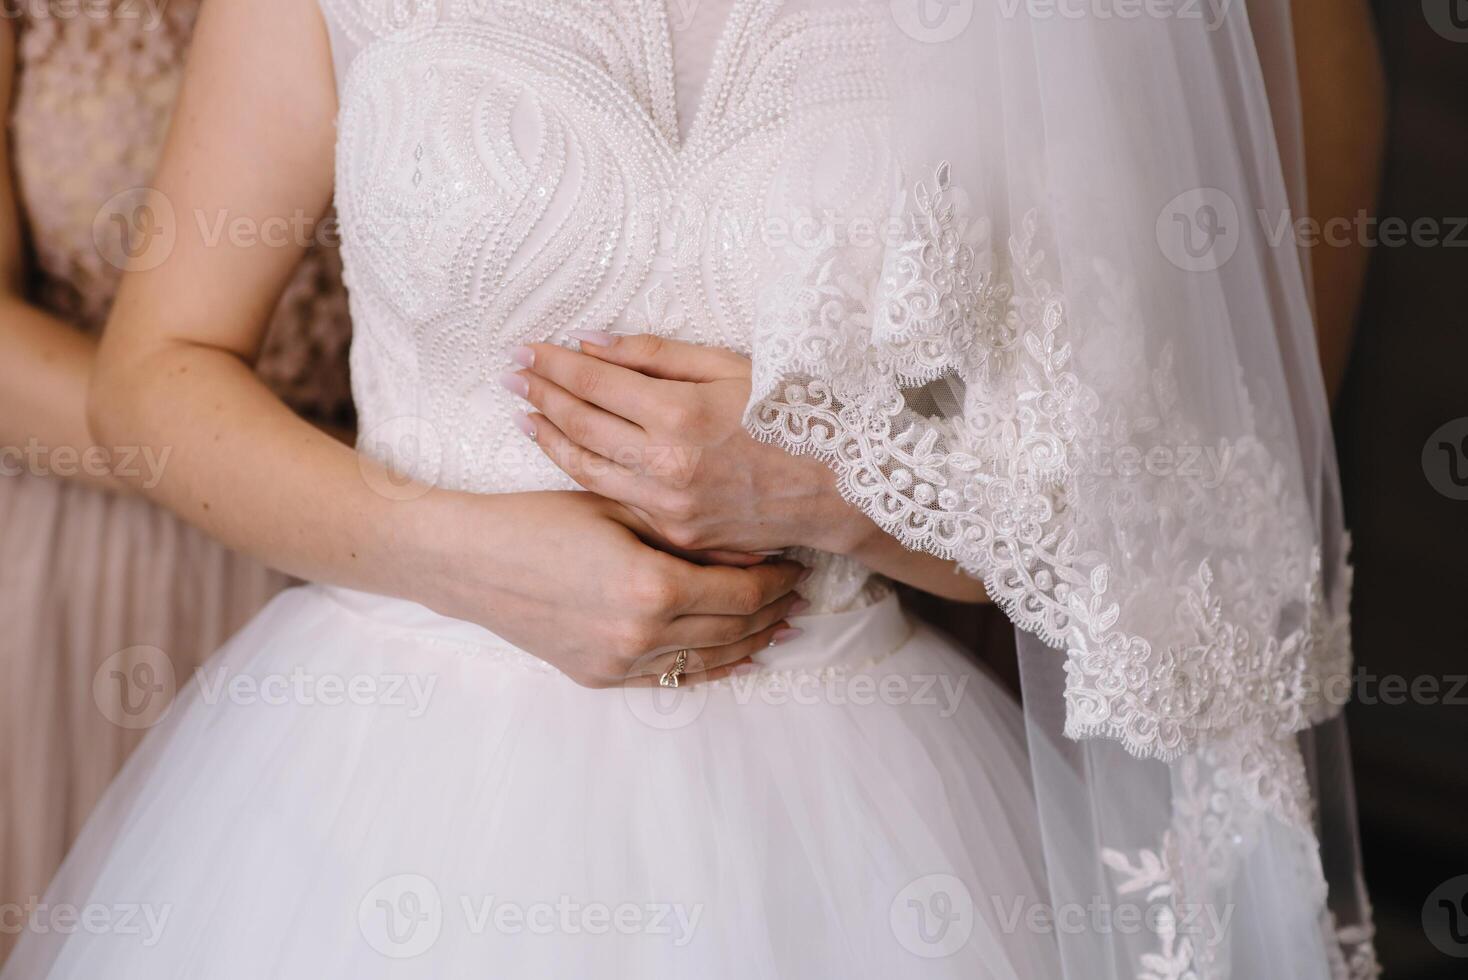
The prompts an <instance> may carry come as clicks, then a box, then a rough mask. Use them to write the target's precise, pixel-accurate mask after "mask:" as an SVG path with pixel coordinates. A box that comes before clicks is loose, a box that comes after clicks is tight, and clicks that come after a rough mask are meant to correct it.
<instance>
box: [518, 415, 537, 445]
mask: <svg viewBox="0 0 1468 980" xmlns="http://www.w3.org/2000/svg"><path fill="white" fill-rule="evenodd" d="M515 428H517V429H519V430H520V431H521V432H523V433H525V438H527V439H534V438H535V420H534V419H532V418H531V417H530V416H529V415H528V414H526V413H525V412H516V413H515Z"/></svg>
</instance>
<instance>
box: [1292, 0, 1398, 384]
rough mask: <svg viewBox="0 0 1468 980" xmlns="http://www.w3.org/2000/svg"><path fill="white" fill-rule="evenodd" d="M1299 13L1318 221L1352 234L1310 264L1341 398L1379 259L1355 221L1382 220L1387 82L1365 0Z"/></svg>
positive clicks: (1329, 369)
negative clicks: (1379, 199)
mask: <svg viewBox="0 0 1468 980" xmlns="http://www.w3.org/2000/svg"><path fill="white" fill-rule="evenodd" d="M1293 10H1294V22H1295V51H1296V62H1297V64H1298V66H1299V73H1300V101H1301V109H1302V113H1303V120H1302V121H1303V123H1304V141H1305V184H1306V194H1307V197H1308V198H1309V200H1308V205H1309V210H1310V216H1311V217H1312V218H1313V219H1315V222H1316V226H1317V227H1326V226H1327V222H1338V223H1346V224H1345V225H1344V226H1345V227H1349V228H1350V229H1351V232H1350V234H1348V235H1346V236H1345V239H1344V240H1337V241H1336V242H1334V243H1331V244H1328V245H1327V246H1326V247H1324V248H1316V249H1315V250H1314V254H1313V255H1312V256H1311V260H1312V266H1313V270H1312V271H1313V274H1314V279H1315V304H1316V308H1315V318H1316V324H1317V338H1318V342H1319V344H1320V360H1321V366H1322V368H1323V369H1324V372H1325V385H1326V390H1327V392H1328V393H1329V395H1330V396H1331V398H1332V400H1334V396H1335V394H1336V392H1337V391H1339V390H1340V386H1341V382H1342V381H1343V380H1344V378H1345V373H1346V363H1347V361H1348V359H1349V358H1350V354H1351V338H1352V334H1353V332H1354V330H1355V321H1356V309H1357V307H1358V306H1359V304H1360V300H1361V292H1362V289H1363V287H1364V285H1365V282H1366V266H1367V263H1368V262H1369V261H1370V257H1371V249H1370V248H1368V247H1366V246H1365V245H1363V244H1361V242H1359V241H1358V240H1357V237H1358V236H1357V235H1356V233H1355V224H1354V223H1355V221H1356V220H1357V216H1358V215H1360V214H1374V213H1375V208H1376V194H1377V183H1378V181H1379V180H1380V177H1381V161H1382V153H1383V150H1384V145H1385V135H1386V82H1385V79H1384V76H1383V69H1382V65H1381V54H1380V52H1379V51H1378V49H1377V43H1376V33H1375V29H1374V27H1373V26H1372V22H1371V12H1370V10H1369V9H1368V7H1367V4H1366V0H1344V2H1342V0H1295V4H1294V8H1293Z"/></svg>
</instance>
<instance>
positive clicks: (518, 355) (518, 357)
mask: <svg viewBox="0 0 1468 980" xmlns="http://www.w3.org/2000/svg"><path fill="white" fill-rule="evenodd" d="M510 360H512V361H514V362H515V363H516V364H518V365H520V366H521V367H534V366H535V351H533V350H531V349H530V348H529V347H516V348H515V349H514V350H512V351H510Z"/></svg>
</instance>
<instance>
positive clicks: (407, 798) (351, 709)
mask: <svg viewBox="0 0 1468 980" xmlns="http://www.w3.org/2000/svg"><path fill="white" fill-rule="evenodd" d="M799 623H800V625H801V626H802V627H804V628H805V630H806V632H805V634H804V635H802V636H800V637H799V638H797V639H795V640H792V641H790V642H789V643H787V644H782V645H781V646H780V647H778V648H774V649H770V650H768V651H766V653H765V654H764V655H762V657H761V658H760V659H761V663H759V664H758V665H757V666H756V667H755V669H754V670H753V671H751V672H749V673H747V674H742V675H739V676H735V677H732V678H728V679H726V680H723V681H719V682H715V683H710V684H702V685H686V686H684V687H682V688H679V689H678V690H676V691H673V690H668V689H659V688H635V689H626V690H623V689H612V690H589V689H585V688H581V687H578V686H577V685H575V684H574V683H572V682H571V681H569V680H568V679H567V678H565V677H564V676H563V675H561V674H560V673H558V672H557V671H555V670H554V669H552V668H550V667H548V666H547V665H545V664H544V663H542V662H541V661H538V660H536V659H534V658H532V657H530V656H529V655H528V654H525V653H523V652H521V651H519V650H516V649H514V648H513V647H511V646H509V645H508V644H506V643H504V642H503V641H501V640H499V639H498V638H497V637H495V636H494V635H493V634H491V633H489V632H487V631H485V630H483V629H481V628H479V627H476V626H473V625H471V624H468V623H464V622H460V621H456V620H452V619H447V618H445V617H442V616H439V615H437V614H435V613H433V612H431V611H429V610H427V609H425V608H424V607H422V606H419V605H416V604H413V603H410V602H406V601H403V600H397V599H388V598H383V597H378V596H370V595H366V594H364V593H359V592H352V591H347V590H342V589H334V588H326V587H320V586H306V587H300V588H295V589H290V590H288V591H286V592H284V593H282V594H281V595H280V596H278V597H277V598H276V599H275V600H274V601H273V602H272V603H271V604H270V605H269V606H268V607H267V608H266V609H265V610H264V611H263V612H262V613H261V614H260V615H259V616H258V617H257V618H256V619H255V620H254V621H253V622H251V623H250V625H249V626H247V627H246V628H245V629H244V630H243V631H242V632H241V633H240V634H239V635H237V636H236V637H235V638H234V639H233V640H231V641H230V642H229V643H228V644H227V645H226V646H225V647H224V648H223V649H222V650H221V651H220V652H219V653H218V654H217V655H216V656H215V657H214V658H212V659H211V660H210V661H209V662H208V663H207V664H205V665H204V666H203V667H202V668H201V669H200V670H199V671H198V672H197V673H196V674H195V676H194V679H193V680H192V681H191V682H190V684H189V685H188V687H187V690H185V691H183V692H182V693H181V695H180V697H179V698H178V699H177V701H176V702H175V703H174V705H173V707H172V708H171V710H170V712H169V716H168V717H167V718H166V719H164V721H163V722H162V723H161V724H160V725H158V726H157V728H156V729H155V730H154V732H153V734H152V735H151V736H150V737H149V739H148V741H147V742H146V743H145V745H144V746H143V748H142V749H141V750H140V751H139V752H138V753H137V754H136V755H135V756H134V758H133V759H132V760H131V761H130V763H129V764H128V766H127V768H126V769H125V770H124V772H123V774H122V776H121V777H120V778H119V780H118V782H117V783H116V784H115V785H114V787H113V788H112V789H111V790H110V791H109V794H108V796H107V798H106V800H105V801H104V803H103V805H102V806H101V807H99V809H98V811H97V813H96V814H95V816H94V817H93V820H92V821H91V823H90V824H89V825H88V827H87V830H86V831H85V833H84V834H83V835H82V838H81V840H80V841H79V843H78V845H77V847H76V849H75V850H74V851H73V853H72V854H71V855H70V856H69V857H68V858H67V862H66V865H65V866H64V868H63V870H62V872H61V874H60V875H59V876H58V878H57V880H56V882H55V883H54V885H53V887H52V889H51V892H50V893H49V894H48V896H47V898H46V905H45V907H44V908H40V909H36V910H33V912H32V915H31V917H30V919H29V921H28V923H27V926H26V935H25V938H24V940H23V943H22V945H21V947H20V948H19V950H18V951H17V954H16V956H15V957H14V959H13V960H12V962H11V963H10V964H9V965H8V967H7V969H6V970H5V972H4V973H3V975H0V976H3V978H4V980H22V978H25V980H31V978H39V977H51V978H76V980H82V978H86V980H93V978H96V977H103V976H105V977H108V978H110V980H129V978H137V980H143V978H146V980H165V978H184V977H188V978H207V980H223V978H241V980H243V978H249V980H259V978H261V977H271V978H291V977H301V978H311V980H318V978H331V977H340V978H352V980H363V978H370V977H394V978H396V977H423V978H436V980H438V978H453V977H474V978H486V977H505V978H521V977H523V978H536V980H539V978H550V977H566V978H577V980H586V978H609V977H628V978H633V977H635V978H639V980H642V978H650V977H652V978H655V977H675V976H676V977H697V978H700V980H704V978H718V977H731V978H733V977H738V978H741V980H747V978H756V977H789V978H799V980H807V978H818V977H841V978H852V977H874V978H875V977H881V978H894V977H928V976H933V977H965V978H974V977H993V978H1026V980H1030V978H1043V977H1047V976H1051V975H1054V973H1055V972H1056V969H1055V961H1054V952H1053V948H1052V940H1051V938H1050V937H1049V936H1047V935H1045V934H1044V933H1043V931H1036V930H1035V929H1034V928H1033V923H1034V917H1033V916H1032V915H1030V914H1029V913H1031V912H1032V911H1033V910H1034V909H1035V908H1037V907H1040V906H1042V905H1043V903H1044V900H1045V898H1044V894H1043V892H1042V889H1043V872H1042V866H1041V844H1040V840H1039V836H1038V831H1037V829H1036V825H1035V820H1034V802H1033V799H1032V796H1031V793H1030V789H1029V784H1028V767H1027V762H1026V756H1025V749H1024V738H1023V731H1022V724H1021V719H1020V714H1019V711H1018V708H1017V706H1016V705H1015V704H1014V703H1013V702H1012V701H1011V700H1010V699H1009V697H1008V696H1007V695H1006V694H1005V693H1004V692H1002V691H1001V690H1000V689H999V688H998V687H997V686H996V685H995V684H994V683H993V682H992V681H990V680H989V679H988V678H987V677H986V676H984V675H983V674H981V673H978V672H976V671H975V669H974V668H973V667H972V666H971V665H970V664H969V663H968V662H967V661H966V660H965V658H964V657H963V656H962V655H961V654H960V653H958V652H957V650H956V649H955V648H954V647H953V646H952V644H951V643H950V642H949V641H948V640H946V639H945V638H943V637H942V636H940V635H939V634H937V633H935V632H933V631H931V630H929V629H928V628H927V627H924V626H920V625H917V624H915V622H914V621H913V620H911V619H910V618H909V617H908V616H907V615H906V614H905V613H904V612H903V610H902V609H901V607H900V605H899V604H898V601H897V599H896V597H895V596H892V597H888V598H886V599H884V600H882V601H880V602H878V603H876V604H875V605H872V606H869V607H867V608H864V609H859V610H855V611H851V612H845V613H837V614H828V615H813V616H805V617H799Z"/></svg>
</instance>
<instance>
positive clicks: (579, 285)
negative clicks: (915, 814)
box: [322, 0, 888, 605]
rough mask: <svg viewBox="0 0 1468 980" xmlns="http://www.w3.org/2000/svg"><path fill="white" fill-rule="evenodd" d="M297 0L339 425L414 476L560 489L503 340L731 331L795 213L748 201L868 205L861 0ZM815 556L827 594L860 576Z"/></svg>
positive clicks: (743, 324) (867, 83)
mask: <svg viewBox="0 0 1468 980" xmlns="http://www.w3.org/2000/svg"><path fill="white" fill-rule="evenodd" d="M322 5H323V8H324V10H325V12H326V16H327V20H328V24H329V26H330V29H331V32H332V40H333V46H334V57H335V60H336V64H337V77H338V86H339V89H340V117H339V120H338V128H339V139H338V146H337V189H336V196H337V207H338V210H339V212H340V215H341V219H342V233H343V248H344V252H345V257H346V262H347V275H348V283H349V285H350V289H351V300H352V312H353V319H354V322H355V324H356V330H357V336H356V340H355V343H354V347H353V353H352V369H353V383H354V388H355V392H356V396H357V404H358V410H359V412H360V413H361V417H362V433H363V436H362V441H361V444H360V445H361V448H362V449H363V451H364V452H367V453H371V454H373V455H378V456H388V457H391V459H390V460H388V461H389V462H391V463H393V464H394V465H396V466H398V467H399V468H403V469H409V470H411V471H413V472H414V474H415V475H416V476H418V477H420V478H422V479H425V480H427V481H429V482H432V483H434V484H437V485H440V486H452V487H455V488H458V489H464V490H470V491H479V492H505V491H521V490H534V489H549V488H569V487H571V486H573V484H572V483H571V482H570V481H569V479H568V478H567V477H566V476H565V475H564V474H562V473H561V472H560V471H559V470H558V469H556V468H555V466H554V465H553V464H552V463H551V462H550V461H548V460H547V459H545V458H544V457H543V456H542V454H541V453H540V452H539V451H538V450H537V449H536V448H535V447H534V446H533V445H532V444H530V443H529V442H528V441H527V440H525V438H524V437H523V436H522V435H521V434H520V433H519V432H518V430H516V428H515V427H514V425H513V424H512V417H513V414H514V412H515V411H517V410H518V409H519V407H520V406H519V405H518V404H517V403H516V400H515V399H514V398H513V396H511V395H509V394H507V393H506V392H504V391H503V390H502V389H501V388H500V387H499V385H498V384H497V383H496V381H495V377H496V375H498V374H499V373H500V372H502V371H504V370H505V369H506V368H507V367H508V366H509V352H510V350H511V349H512V348H514V347H515V346H517V345H520V344H524V343H526V342H537V341H549V342H554V343H559V342H565V340H566V335H567V333H568V332H569V331H572V330H578V329H610V330H613V331H622V332H653V333H658V334H663V335H666V336H675V337H679V338H682V339H685V340H689V341H693V342H696V343H700V344H707V345H716V346H721V347H726V348H730V349H733V350H739V351H745V352H747V351H748V350H749V348H750V346H751V337H752V334H753V325H754V308H755V305H756V303H757V301H758V295H757V292H758V286H757V282H756V280H757V276H756V275H755V272H754V263H755V261H756V253H757V252H758V251H759V249H760V247H761V245H762V243H763V242H764V241H765V240H766V239H767V238H768V237H770V236H791V235H798V234H800V231H801V229H800V228H789V227H770V224H771V220H770V216H772V215H776V214H780V215H783V214H786V213H788V212H789V208H788V207H787V205H786V202H787V201H789V200H802V201H806V200H814V201H817V202H820V203H821V205H822V206H826V205H829V207H830V208H831V209H833V210H839V211H841V212H842V213H843V214H850V213H866V214H870V215H871V216H872V218H873V220H875V219H876V217H877V216H878V215H880V214H881V213H882V211H881V209H882V207H883V206H884V205H886V204H887V203H888V201H887V200H886V199H885V198H884V196H883V192H884V191H885V190H886V188H884V187H882V186H881V183H880V177H881V176H882V170H881V167H880V166H879V165H878V164H877V163H876V162H875V161H877V160H879V159H881V154H880V152H879V151H878V149H876V148H874V146H873V143H874V142H875V141H876V139H877V134H878V133H879V132H880V131H881V128H882V127H881V121H882V118H883V112H884V108H885V99H884V93H883V91H882V85H881V83H880V82H879V81H878V80H877V79H878V73H877V72H876V71H874V70H873V64H874V59H875V58H876V56H877V45H878V43H879V37H880V34H879V27H880V24H879V22H878V20H877V18H878V16H879V14H878V12H877V11H876V7H877V6H878V5H873V4H870V3H854V2H850V0H814V2H813V0H725V2H704V3H699V4H693V5H688V4H676V3H671V2H670V0H613V2H606V0H595V2H593V0H494V2H468V0H444V2H441V3H437V4H434V3H412V2H407V3H404V2H401V0H400V2H397V3H391V2H379V0H322ZM787 224H788V222H787ZM822 565H823V571H824V572H825V575H823V578H825V579H827V582H828V584H829V585H830V586H831V588H832V589H834V592H833V593H832V595H831V598H832V600H833V603H834V604H837V605H839V604H842V603H843V602H845V601H848V600H850V599H852V598H853V597H855V596H856V595H857V594H858V593H859V592H860V591H861V589H862V587H863V582H864V581H865V579H866V573H865V571H864V570H861V569H857V568H852V567H845V568H838V567H836V566H835V565H834V564H832V563H831V562H830V561H823V562H822ZM838 582H839V585H838ZM836 593H840V594H841V595H840V596H837V595H836Z"/></svg>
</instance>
